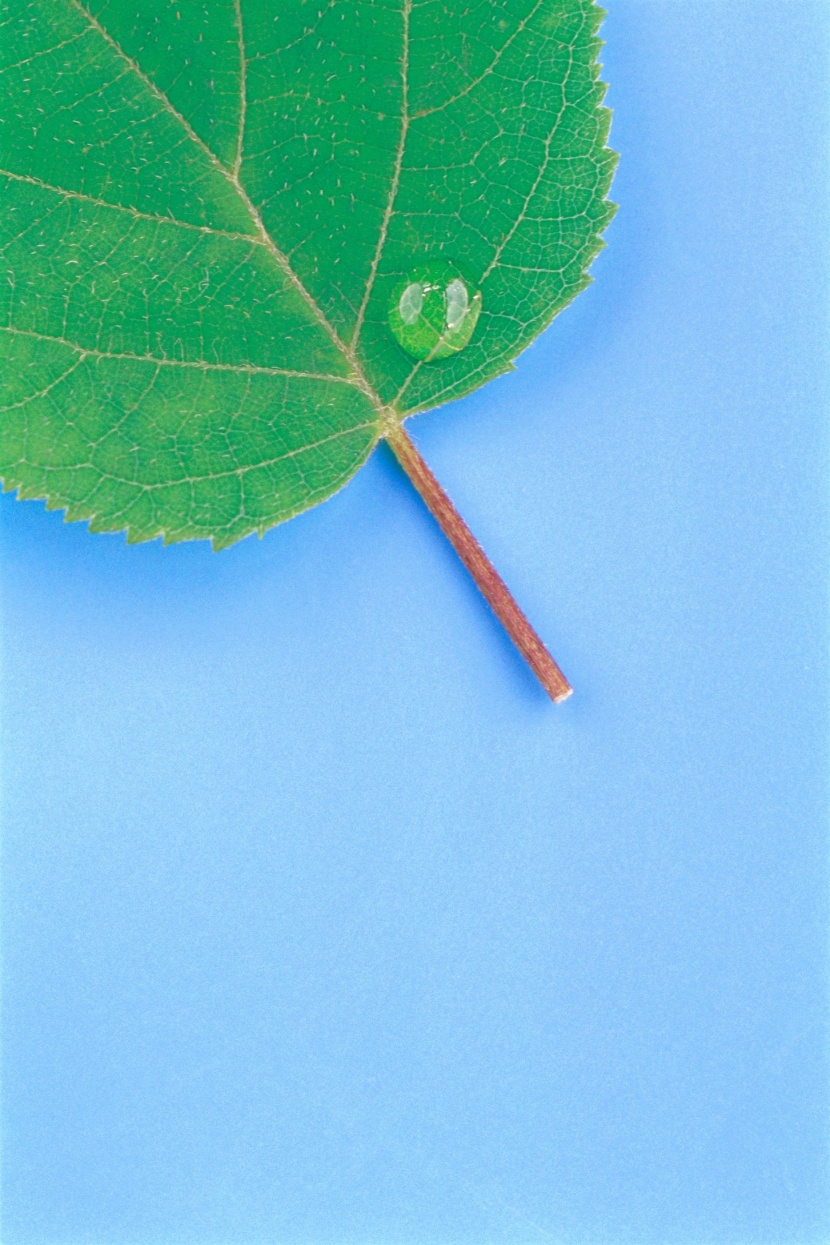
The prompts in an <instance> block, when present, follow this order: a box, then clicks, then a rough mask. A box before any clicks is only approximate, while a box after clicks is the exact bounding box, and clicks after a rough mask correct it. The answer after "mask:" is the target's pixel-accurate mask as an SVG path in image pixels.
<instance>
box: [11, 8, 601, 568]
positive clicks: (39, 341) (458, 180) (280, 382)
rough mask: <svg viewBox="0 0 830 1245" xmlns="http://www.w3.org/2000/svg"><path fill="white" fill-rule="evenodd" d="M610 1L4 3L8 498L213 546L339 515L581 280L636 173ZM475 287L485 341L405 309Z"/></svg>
mask: <svg viewBox="0 0 830 1245" xmlns="http://www.w3.org/2000/svg"><path fill="white" fill-rule="evenodd" d="M601 16H602V15H601V11H600V10H599V9H597V8H596V7H595V6H594V5H593V4H592V3H591V2H590V0H467V2H466V3H460V2H455V3H448V2H445V0H441V2H439V0H423V2H421V3H411V2H410V0H388V2H387V0H314V3H303V2H300V0H280V3H275V2H268V3H266V2H263V0H209V2H208V0H204V2H202V0H180V2H179V3H175V2H173V3H170V0H132V2H131V3H129V2H125V0H89V3H88V4H82V3H81V2H80V0H32V2H31V3H20V2H17V0H16V2H14V3H10V4H6V5H4V6H3V8H2V10H0V100H2V106H1V107H0V194H2V196H3V207H2V212H0V253H1V254H2V260H0V263H2V268H3V279H2V280H0V352H1V353H2V356H3V358H2V367H1V368H0V475H2V478H3V480H4V484H5V487H7V488H17V489H18V490H19V495H20V496H22V497H41V498H46V499H47V502H48V504H49V505H50V506H53V507H62V508H65V509H66V512H67V517H68V518H75V519H79V518H83V519H88V520H90V521H91V526H92V528H93V529H94V530H118V529H122V528H126V529H127V531H128V536H129V539H131V540H144V539H149V538H151V537H154V536H158V535H163V536H164V538H165V539H166V540H179V539H187V538H193V537H210V538H212V539H213V541H214V544H215V545H216V546H217V547H220V546H223V545H226V544H229V543H231V542H232V541H234V540H237V539H239V538H240V537H241V536H244V535H246V534H247V533H249V532H252V531H259V532H260V533H262V532H263V531H265V530H266V529H267V528H268V527H269V526H271V525H272V524H274V523H277V522H279V521H280V520H282V519H285V518H288V517H290V516H291V515H293V514H296V513H297V512H299V511H301V510H303V509H305V508H307V507H308V506H311V505H313V504H315V503H316V502H318V501H321V500H323V499H324V498H325V497H328V496H330V495H331V494H332V493H333V492H335V491H336V490H337V489H338V488H339V487H341V486H342V485H343V484H344V483H345V482H346V480H348V479H349V478H350V476H351V475H352V474H353V473H354V472H355V471H356V470H357V469H358V468H359V466H360V465H361V464H362V462H363V461H364V460H365V458H366V457H367V455H368V454H369V453H370V451H371V449H372V447H373V446H374V445H375V443H376V442H377V440H378V439H379V437H381V436H382V435H383V432H384V428H385V427H388V426H389V423H390V421H391V420H396V419H399V418H402V417H404V416H406V415H408V414H411V413H413V412H414V411H418V410H424V409H427V408H429V407H432V406H435V405H437V404H439V403H443V402H446V401H448V400H450V399H452V398H456V397H459V396H461V395H462V394H464V393H467V392H469V391H470V390H471V389H474V388H476V387H477V386H478V385H480V384H482V383H484V382H485V381H487V380H488V379H490V378H491V377H493V376H495V375H497V374H499V373H500V372H503V371H505V370H506V369H508V368H509V367H510V366H511V361H512V360H513V359H514V358H515V357H516V355H517V354H518V353H519V352H520V351H521V350H522V349H524V348H525V347H526V346H527V345H528V344H529V343H530V342H531V341H532V340H533V338H534V337H535V336H536V335H537V334H538V333H539V332H540V331H541V330H542V329H543V328H544V327H545V326H546V325H547V324H548V323H549V321H550V320H551V318H552V317H553V316H554V315H555V314H556V313H557V311H559V310H561V308H562V307H564V306H565V305H566V304H567V303H568V302H569V301H570V300H571V299H572V298H573V297H574V296H575V295H576V294H577V293H578V292H579V291H580V290H581V289H583V288H584V286H585V285H586V284H587V281H588V277H587V276H586V272H587V268H588V266H589V264H590V262H591V260H592V259H593V258H594V256H595V255H596V253H597V251H598V249H599V247H600V245H601V242H600V235H601V233H602V230H603V229H604V228H605V226H606V224H607V222H608V220H609V219H610V216H611V214H612V210H613V209H612V207H611V205H610V204H609V203H608V201H607V198H606V196H607V193H608V187H609V184H610V180H611V176H612V173H613V167H614V161H615V156H614V155H613V153H612V152H610V151H609V150H608V148H607V147H606V145H605V143H606V138H607V133H608V123H609V114H608V112H607V110H606V109H605V108H604V107H603V106H602V98H603V94H604V87H603V85H602V83H601V82H600V81H599V77H598V68H597V64H596V57H597V53H598V50H599V47H600V42H599V39H598V38H597V29H598V26H599V22H600V19H601ZM439 261H440V262H443V261H448V262H449V263H450V264H452V265H460V266H461V267H462V268H463V271H464V272H465V274H468V275H469V279H470V281H471V284H472V285H473V286H474V287H475V288H476V289H477V290H479V291H480V293H481V313H480V316H479V319H478V321H477V322H476V326H475V330H474V332H473V334H472V337H471V339H470V341H469V344H467V345H465V347H464V348H463V349H462V350H460V351H459V352H458V353H455V354H452V355H450V356H449V357H447V358H435V359H429V360H426V361H424V360H418V359H414V358H412V357H410V356H409V355H408V354H407V353H406V352H405V351H404V350H403V349H401V347H400V346H399V345H398V343H397V342H396V341H395V339H394V337H393V336H392V334H391V332H390V328H389V300H390V293H391V291H393V290H394V289H396V288H399V287H400V285H401V282H402V280H403V281H404V282H405V279H406V277H407V274H408V273H410V272H412V271H413V270H417V269H419V266H423V265H424V264H429V263H433V262H439Z"/></svg>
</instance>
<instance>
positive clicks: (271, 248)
mask: <svg viewBox="0 0 830 1245" xmlns="http://www.w3.org/2000/svg"><path fill="white" fill-rule="evenodd" d="M71 3H72V4H73V5H74V7H75V8H76V9H77V10H78V12H79V13H81V14H82V16H83V17H84V18H85V19H86V20H87V21H88V22H89V24H90V26H91V27H92V29H93V30H95V31H96V32H97V33H98V34H99V35H100V37H101V38H102V39H104V40H105V42H106V43H107V44H108V45H109V46H110V47H111V48H112V49H113V51H114V52H115V53H116V55H117V56H119V57H121V59H122V60H123V61H124V62H125V64H126V65H127V66H128V67H129V69H130V70H131V71H132V72H133V73H134V74H135V75H136V76H137V77H138V78H139V79H140V80H141V82H142V83H143V84H144V85H145V87H146V88H147V89H148V90H149V91H150V92H151V93H152V95H153V96H154V97H155V98H156V99H157V100H158V102H159V103H160V104H161V106H162V107H163V108H164V109H165V110H166V111H167V112H168V113H169V114H170V116H172V117H173V118H174V119H175V120H176V121H177V122H178V124H179V125H180V126H181V127H182V128H183V129H184V131H185V133H186V134H187V136H188V138H189V139H190V140H191V142H194V143H195V144H196V145H197V146H198V147H199V149H200V150H201V151H202V152H204V154H205V155H206V156H207V158H208V160H209V161H210V163H211V164H212V165H213V167H214V168H215V169H216V171H217V172H218V173H220V174H221V176H222V177H223V178H224V179H225V180H226V181H227V182H228V183H229V185H230V186H231V187H232V188H233V190H234V191H235V192H236V194H237V196H238V198H239V199H240V201H241V203H242V205H243V206H244V208H245V210H246V212H247V213H248V216H249V217H250V220H251V223H252V224H253V226H254V228H255V230H256V232H257V234H258V236H259V241H260V243H261V245H263V246H264V247H265V248H266V250H267V251H268V252H269V254H270V255H271V257H272V259H274V261H275V262H276V264H277V265H278V267H279V268H280V269H281V270H282V272H283V274H284V275H285V276H286V277H287V279H288V281H289V282H290V284H291V285H292V286H293V287H294V289H295V290H296V292H297V293H298V294H299V295H300V297H301V298H302V299H303V301H304V302H305V303H306V305H307V306H308V308H309V310H310V311H311V312H312V314H313V315H314V317H315V319H316V320H317V322H318V324H319V325H320V327H321V328H322V329H323V331H324V332H325V333H326V335H327V336H328V337H329V339H330V341H331V342H332V344H333V345H334V346H335V348H336V349H337V350H338V351H339V352H340V354H341V355H342V356H343V358H344V359H345V361H346V363H347V364H348V366H349V368H350V371H351V377H350V378H349V379H350V380H351V383H352V384H354V385H355V387H356V388H358V389H359V390H360V391H361V392H362V393H363V395H364V396H365V397H366V398H367V399H368V400H369V402H370V403H371V405H372V406H373V407H374V409H375V411H376V413H377V415H378V421H379V424H380V426H381V430H382V429H383V427H384V426H386V427H387V428H388V427H389V426H390V425H394V426H397V425H398V424H399V423H400V415H399V414H398V413H397V411H396V410H395V409H394V408H393V407H392V406H389V405H387V404H386V403H384V402H383V401H382V400H381V398H380V396H379V395H378V393H377V391H376V390H375V389H374V387H373V386H372V385H371V384H370V383H369V380H368V379H367V377H366V373H365V372H364V370H363V367H362V366H361V363H360V360H359V359H358V357H357V353H356V351H355V349H354V344H353V343H352V344H347V343H346V342H344V341H343V339H342V338H341V337H340V334H339V333H338V332H337V330H336V329H335V327H334V325H333V324H331V323H330V321H329V319H328V317H327V316H326V314H325V312H324V311H323V310H322V308H321V307H320V306H319V304H318V303H317V301H316V299H315V298H314V297H313V295H312V294H311V293H310V292H309V290H308V289H306V286H305V285H304V284H303V282H302V280H301V279H300V277H299V276H298V275H297V273H296V272H295V271H294V269H293V267H292V265H291V261H290V260H289V258H288V256H287V255H286V254H285V253H284V252H283V251H282V250H280V248H279V247H278V246H277V244H276V242H275V241H274V239H273V238H272V237H271V234H270V233H269V232H268V230H267V229H266V228H265V224H264V222H263V220H262V217H261V216H260V214H259V212H258V211H257V209H256V207H255V205H254V203H253V202H252V201H251V199H250V197H249V195H248V193H247V191H246V190H245V187H244V186H243V185H242V183H241V182H240V180H239V172H238V169H239V167H241V157H242V128H241V127H242V125H243V124H244V113H245V92H244V84H245V74H244V65H245V61H246V58H245V38H244V32H243V28H242V13H241V4H240V0H234V11H235V15H236V22H237V31H238V39H239V54H240V63H241V67H242V72H241V76H240V85H241V87H242V88H243V90H242V91H241V105H240V127H239V131H238V138H237V153H236V158H235V161H234V168H233V169H229V168H227V166H226V165H224V164H223V163H222V161H221V160H220V159H219V157H218V156H217V155H216V154H215V153H214V152H213V151H211V149H210V147H208V145H207V143H205V142H204V141H203V139H201V138H200V137H199V135H198V134H197V133H196V131H195V130H194V129H193V127H192V125H191V124H190V122H189V121H188V120H187V118H186V117H184V116H183V115H182V114H181V113H180V112H179V110H178V109H177V108H176V107H175V106H174V105H173V104H172V103H171V101H170V100H169V99H168V97H167V95H166V94H165V92H164V91H162V90H161V89H160V88H159V87H158V86H156V84H155V83H154V82H153V81H152V79H151V78H148V77H147V75H146V74H145V73H144V71H143V70H142V69H141V66H140V65H139V64H138V63H137V62H136V61H135V60H133V59H132V57H130V56H128V55H127V53H126V52H125V51H124V49H123V48H122V47H121V45H120V44H119V43H118V41H117V40H116V39H114V38H113V37H112V35H111V34H110V33H109V31H108V30H107V29H106V27H104V26H102V25H101V23H100V22H99V21H98V19H97V18H96V17H95V16H94V15H93V14H92V13H90V12H89V10H88V9H87V8H86V7H85V6H84V5H83V4H82V3H81V0H71ZM404 3H405V8H406V12H407V14H408V12H409V9H410V7H411V0H404ZM402 128H403V118H402ZM404 140H405V130H404V138H403V139H402V140H401V142H400V143H399V154H400V158H401V159H402V157H403V141H404ZM394 190H395V185H394V181H393V186H392V187H390V200H389V203H388V205H387V213H388V214H391V206H392V202H393V201H394V200H393V195H394ZM242 236H245V235H242ZM251 241H252V242H253V241H255V239H251ZM377 260H378V262H379V260H380V254H379V253H378V255H377ZM374 270H376V265H375V269H374ZM374 270H373V273H372V276H374ZM367 301H368V300H367Z"/></svg>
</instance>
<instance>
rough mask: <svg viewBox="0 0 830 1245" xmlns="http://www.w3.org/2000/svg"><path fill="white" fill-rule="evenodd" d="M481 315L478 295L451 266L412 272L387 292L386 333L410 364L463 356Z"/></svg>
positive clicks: (436, 264)
mask: <svg viewBox="0 0 830 1245" xmlns="http://www.w3.org/2000/svg"><path fill="white" fill-rule="evenodd" d="M480 311H481V292H480V291H479V290H477V289H476V288H475V286H474V285H473V283H472V282H471V281H470V280H468V278H467V277H465V276H464V275H463V274H462V273H461V272H459V270H458V268H457V267H456V265H455V264H450V263H448V262H447V261H446V260H434V261H433V262H432V263H429V264H423V265H422V266H421V267H419V268H414V269H413V270H412V272H411V273H409V274H408V275H407V276H406V277H405V278H404V279H403V281H399V282H398V284H397V285H396V286H395V289H394V290H393V291H392V298H391V300H390V303H389V327H390V328H391V330H392V333H393V335H394V337H395V340H396V341H397V342H398V344H399V345H401V346H403V348H404V350H405V351H406V353H407V354H410V355H412V356H413V358H415V359H423V360H424V361H425V362H431V361H432V360H433V359H446V358H447V357H448V356H449V355H451V354H456V353H457V352H458V351H459V350H463V349H464V347H465V346H466V345H467V343H468V341H469V340H470V338H471V337H472V335H473V330H474V329H475V326H476V321H477V320H478V316H479V312H480Z"/></svg>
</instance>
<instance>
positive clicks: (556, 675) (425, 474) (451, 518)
mask: <svg viewBox="0 0 830 1245" xmlns="http://www.w3.org/2000/svg"><path fill="white" fill-rule="evenodd" d="M386 437H387V440H388V442H389V444H390V446H391V448H392V451H393V453H394V455H395V457H396V458H397V460H398V462H399V463H400V464H401V466H402V467H403V469H404V471H405V472H406V474H407V475H408V476H409V478H410V480H411V481H412V483H413V484H414V485H415V488H416V489H417V490H418V492H419V493H420V494H421V497H422V498H423V500H424V501H425V503H426V505H427V508H428V509H429V510H430V512H431V513H432V515H433V517H434V518H436V519H437V520H438V522H439V524H440V525H441V529H442V530H443V532H444V535H445V536H446V537H447V538H448V540H449V541H450V543H451V545H452V546H453V548H454V549H455V551H456V553H457V554H458V556H459V557H460V559H461V561H462V562H463V563H464V565H465V566H466V568H467V570H468V571H469V572H470V574H471V575H472V577H473V579H474V580H475V581H476V583H477V584H478V587H479V588H480V590H481V592H482V594H483V595H484V598H485V600H486V601H487V603H488V604H489V606H490V608H491V609H492V611H493V613H494V614H495V615H496V617H497V618H498V619H499V621H500V622H501V624H502V626H503V627H504V629H505V630H506V632H507V634H508V635H509V636H510V639H511V640H512V641H513V643H514V644H515V645H516V648H517V649H518V650H519V652H520V653H521V654H522V656H523V657H524V659H525V661H526V662H527V664H528V665H529V666H530V668H531V670H532V671H533V673H534V674H535V675H536V677H537V679H538V680H539V682H540V683H541V684H542V687H544V689H545V691H546V692H547V693H548V695H549V696H550V697H551V699H552V700H555V701H561V700H565V699H566V698H567V697H568V696H570V694H571V692H572V691H573V688H572V687H571V685H570V683H569V682H568V680H567V679H566V678H565V676H564V674H563V673H562V671H561V670H560V669H559V667H558V666H557V664H556V662H555V661H554V660H553V658H552V657H551V655H550V653H549V652H548V650H547V649H546V648H545V646H544V644H543V643H542V641H541V640H540V639H539V637H538V635H537V634H536V632H535V631H534V630H533V628H532V627H531V625H530V623H529V622H528V621H527V619H526V618H525V616H524V614H523V613H522V611H521V610H520V609H519V607H518V605H517V604H516V602H515V601H514V600H513V597H512V596H511V595H510V592H509V591H508V588H507V585H506V584H505V582H504V580H503V579H502V578H501V576H500V575H499V573H498V571H497V570H496V568H495V567H494V566H493V564H492V563H491V562H490V559H489V558H488V557H487V554H486V553H485V552H484V550H483V549H482V547H481V545H480V544H479V543H478V541H477V540H476V538H475V536H474V535H473V534H472V532H471V531H470V529H469V528H468V527H467V524H466V523H465V522H464V520H463V519H462V517H461V515H460V514H459V513H458V511H457V510H456V508H455V506H454V505H453V504H452V502H451V501H450V499H449V497H448V496H447V494H446V493H445V492H444V490H443V488H442V487H441V485H440V484H439V483H438V481H437V480H436V478H435V476H434V475H433V474H432V472H431V471H430V469H429V467H428V466H427V464H426V463H425V462H424V460H423V458H422V457H421V455H420V454H419V452H418V450H417V449H416V448H415V445H414V444H413V442H412V440H411V438H410V436H409V434H408V433H407V432H405V431H404V428H403V425H402V424H397V425H396V426H395V427H394V428H391V429H390V430H389V431H388V432H387V434H386Z"/></svg>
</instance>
